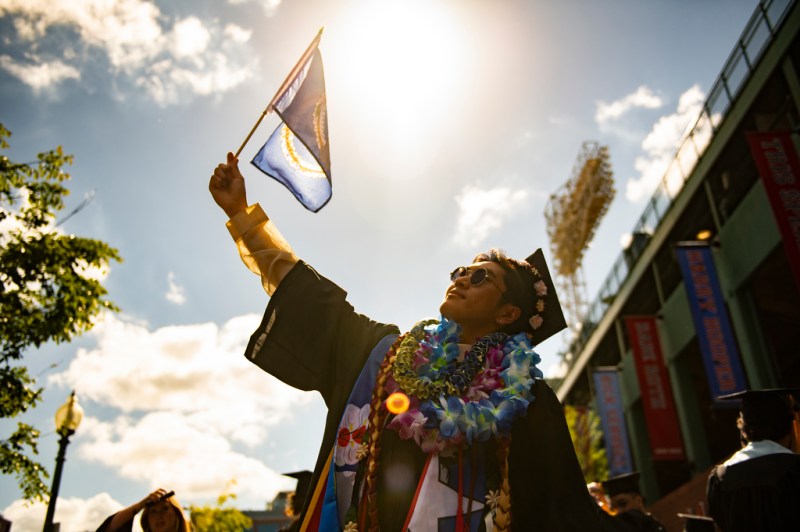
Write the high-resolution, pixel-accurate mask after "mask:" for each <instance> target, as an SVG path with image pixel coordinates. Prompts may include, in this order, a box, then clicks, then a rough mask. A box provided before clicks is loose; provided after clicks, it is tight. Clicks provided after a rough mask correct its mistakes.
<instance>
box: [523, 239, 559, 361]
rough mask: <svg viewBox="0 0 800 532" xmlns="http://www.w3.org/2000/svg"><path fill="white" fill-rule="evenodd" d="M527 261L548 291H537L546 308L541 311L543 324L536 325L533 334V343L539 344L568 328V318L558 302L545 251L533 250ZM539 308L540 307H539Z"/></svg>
mask: <svg viewBox="0 0 800 532" xmlns="http://www.w3.org/2000/svg"><path fill="white" fill-rule="evenodd" d="M525 262H527V263H528V264H530V265H531V266H533V267H534V268H535V269H536V271H537V272H538V273H539V275H540V276H541V278H542V280H543V281H544V284H545V285H546V287H547V291H546V293H544V294H540V293H539V292H538V291H537V296H538V298H539V301H537V305H538V304H539V302H540V301H541V303H542V304H544V310H543V311H540V312H539V314H538V315H539V316H540V317H541V325H539V326H538V327H535V328H534V330H533V334H532V342H533V345H539V344H540V343H542V342H543V341H545V340H547V339H548V338H550V337H551V336H553V335H554V334H556V333H557V332H560V331H562V330H564V329H566V328H567V320H566V319H565V318H564V312H563V311H562V310H561V304H560V303H559V302H558V294H556V285H555V283H553V278H552V276H551V275H550V270H549V269H548V268H547V262H545V260H544V253H543V252H542V250H541V248H539V249H537V250H536V251H534V252H533V255H531V256H529V257H528V258H527V259H525ZM537 310H538V309H537Z"/></svg>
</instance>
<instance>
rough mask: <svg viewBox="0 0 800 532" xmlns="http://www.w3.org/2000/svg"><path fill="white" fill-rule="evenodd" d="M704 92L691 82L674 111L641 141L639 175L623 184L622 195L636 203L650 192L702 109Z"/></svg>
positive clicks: (636, 165) (638, 164)
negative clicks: (624, 185) (624, 189)
mask: <svg viewBox="0 0 800 532" xmlns="http://www.w3.org/2000/svg"><path fill="white" fill-rule="evenodd" d="M704 101H705V93H704V92H703V91H702V89H700V87H699V86H698V85H693V86H692V87H690V88H689V89H687V90H686V91H684V92H683V94H681V96H680V98H679V100H678V106H677V108H676V110H675V112H673V113H670V114H667V115H664V116H662V117H661V118H659V119H658V121H657V122H656V123H655V124H654V125H653V127H652V129H651V130H650V132H649V133H648V134H647V136H646V137H645V138H644V140H643V141H642V149H643V150H644V152H645V155H641V156H639V157H637V158H636V160H635V162H634V168H635V169H636V171H637V172H638V173H639V177H636V178H631V179H629V180H628V182H627V184H626V191H625V197H626V198H627V199H628V200H629V201H631V202H633V203H636V202H639V201H641V200H643V199H645V198H647V197H649V195H650V194H652V193H653V192H654V191H655V189H656V187H657V186H658V184H659V183H660V182H661V180H662V179H663V178H664V173H665V172H666V170H667V167H668V166H669V163H670V162H671V161H672V159H673V158H674V156H675V152H676V150H677V149H678V146H679V143H680V142H681V140H682V139H683V136H684V135H685V134H686V131H687V129H688V128H689V127H691V126H692V125H693V124H694V122H695V120H697V118H698V116H700V111H701V110H702V108H703V102H704Z"/></svg>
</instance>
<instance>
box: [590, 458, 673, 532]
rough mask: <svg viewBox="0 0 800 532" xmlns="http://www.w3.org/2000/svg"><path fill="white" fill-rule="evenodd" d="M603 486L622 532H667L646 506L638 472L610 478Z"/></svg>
mask: <svg viewBox="0 0 800 532" xmlns="http://www.w3.org/2000/svg"><path fill="white" fill-rule="evenodd" d="M602 485H603V489H604V490H605V492H606V494H607V495H608V499H609V503H610V506H611V510H612V511H613V512H615V514H614V521H615V522H616V523H617V528H618V530H620V532H622V531H629V532H666V530H667V529H666V528H665V527H664V525H663V524H662V523H661V522H660V521H659V520H658V519H656V518H655V517H653V516H652V515H651V514H650V513H649V512H648V511H647V509H646V508H645V506H644V497H643V496H642V491H641V489H640V488H639V473H638V472H637V471H634V472H632V473H625V474H624V475H619V476H616V477H613V478H610V479H608V480H606V481H604V482H603V483H602Z"/></svg>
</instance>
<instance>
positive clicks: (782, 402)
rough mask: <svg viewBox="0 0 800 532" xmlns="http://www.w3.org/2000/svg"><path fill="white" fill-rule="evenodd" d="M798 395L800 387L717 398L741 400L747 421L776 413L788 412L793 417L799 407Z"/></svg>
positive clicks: (745, 391)
mask: <svg viewBox="0 0 800 532" xmlns="http://www.w3.org/2000/svg"><path fill="white" fill-rule="evenodd" d="M798 397H800V388H765V389H762V390H743V391H741V392H736V393H731V394H728V395H720V396H718V397H717V399H719V400H721V401H737V400H741V402H742V404H741V407H740V408H741V411H742V416H743V417H744V418H745V420H746V421H755V420H757V419H759V418H762V419H766V418H771V417H774V416H775V415H776V414H788V415H789V417H791V416H792V414H793V412H794V411H795V410H796V409H797V406H796V405H798V401H797V398H798ZM781 417H782V416H781ZM748 418H750V419H748Z"/></svg>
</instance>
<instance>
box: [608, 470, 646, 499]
mask: <svg viewBox="0 0 800 532" xmlns="http://www.w3.org/2000/svg"><path fill="white" fill-rule="evenodd" d="M602 484H603V489H604V490H605V491H606V495H608V496H609V497H614V496H615V495H619V494H620V493H639V494H641V489H640V488H639V473H638V471H634V472H633V473H625V474H624V475H619V476H616V477H612V478H610V479H608V480H604V481H603V482H602Z"/></svg>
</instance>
